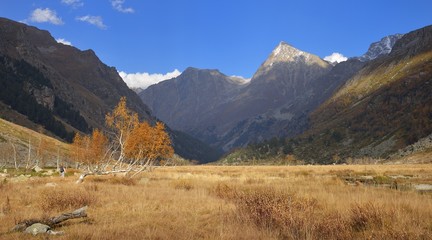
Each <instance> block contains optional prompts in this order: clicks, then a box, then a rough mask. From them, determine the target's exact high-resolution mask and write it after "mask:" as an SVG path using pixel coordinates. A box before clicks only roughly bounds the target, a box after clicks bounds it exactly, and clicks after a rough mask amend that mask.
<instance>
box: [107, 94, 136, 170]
mask: <svg viewBox="0 0 432 240" xmlns="http://www.w3.org/2000/svg"><path fill="white" fill-rule="evenodd" d="M105 123H106V125H107V127H108V128H110V129H111V131H112V135H113V138H114V141H115V146H116V147H115V149H114V151H116V152H118V158H117V161H116V163H115V164H114V168H116V167H117V166H120V168H121V167H122V165H123V163H124V160H125V147H126V143H127V142H128V141H129V139H130V135H131V132H132V130H133V129H135V128H136V127H137V126H138V124H139V120H138V114H137V113H135V112H133V111H131V110H129V109H128V108H127V106H126V97H121V98H120V102H119V103H118V105H117V106H116V107H115V108H114V110H113V111H112V112H111V113H108V114H107V115H106V116H105Z"/></svg>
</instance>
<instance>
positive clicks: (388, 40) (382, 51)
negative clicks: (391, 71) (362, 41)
mask: <svg viewBox="0 0 432 240" xmlns="http://www.w3.org/2000/svg"><path fill="white" fill-rule="evenodd" d="M401 37H403V34H394V35H389V36H386V37H383V38H382V39H381V41H379V42H374V43H372V44H371V45H370V46H369V49H368V51H367V52H366V53H365V54H363V55H362V56H360V57H358V59H359V60H360V61H362V62H367V61H371V60H374V59H375V58H378V57H380V56H383V55H387V54H389V53H390V52H391V50H392V48H393V45H394V44H395V43H396V41H397V40H399V39H400V38H401Z"/></svg>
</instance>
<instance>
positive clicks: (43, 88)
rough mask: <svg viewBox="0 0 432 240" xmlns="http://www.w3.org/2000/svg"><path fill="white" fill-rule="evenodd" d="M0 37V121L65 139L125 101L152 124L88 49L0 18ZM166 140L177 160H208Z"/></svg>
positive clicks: (99, 124) (189, 145) (179, 137)
mask: <svg viewBox="0 0 432 240" xmlns="http://www.w3.org/2000/svg"><path fill="white" fill-rule="evenodd" d="M0 36H1V37H0V75H1V77H0V86H1V90H0V109H1V117H3V118H6V119H8V120H10V121H12V122H16V123H19V124H23V125H24V126H26V127H29V128H32V129H37V130H42V131H43V132H44V133H45V134H49V135H51V136H57V137H60V138H63V139H66V140H71V138H72V136H73V132H74V131H81V132H89V131H90V129H91V128H103V126H104V122H105V115H106V113H108V112H109V111H111V110H112V109H113V108H114V107H115V106H116V105H117V103H118V102H119V99H120V97H121V96H125V97H126V98H127V101H128V107H129V108H131V109H132V110H133V111H135V112H137V113H138V114H139V116H140V118H141V119H143V120H147V121H149V122H155V121H156V118H155V117H154V116H152V115H151V113H150V109H149V108H148V107H147V106H146V105H145V104H144V103H143V102H142V101H141V99H140V98H139V97H138V95H137V94H136V93H135V92H133V91H132V90H130V89H129V88H128V87H127V86H126V84H125V83H124V81H123V80H122V78H121V77H120V76H119V74H118V73H117V70H116V69H115V68H114V67H109V66H107V65H105V64H104V63H102V62H101V61H100V59H99V58H98V57H97V56H96V54H95V53H94V52H93V51H92V50H85V51H81V50H79V49H77V48H75V47H72V46H68V45H63V44H61V43H57V41H56V40H55V39H54V38H53V37H52V36H51V35H50V33H49V32H47V31H43V30H39V29H37V28H35V27H31V26H28V25H25V24H22V23H18V22H15V21H12V20H8V19H5V18H0ZM171 135H172V137H173V139H176V141H174V148H175V149H176V150H179V151H181V152H182V153H183V155H184V154H185V155H189V156H194V159H196V160H201V159H205V161H209V160H214V158H215V157H214V156H213V157H210V159H208V158H207V157H206V156H204V155H203V154H202V152H201V151H202V150H198V151H197V149H195V146H194V145H203V143H199V142H198V141H197V140H195V142H194V140H193V138H190V137H189V138H187V139H185V138H184V136H185V135H184V134H180V133H178V132H175V131H171ZM183 140H185V141H184V142H182V141H183ZM209 151H210V150H209Z"/></svg>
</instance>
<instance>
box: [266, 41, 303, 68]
mask: <svg viewBox="0 0 432 240" xmlns="http://www.w3.org/2000/svg"><path fill="white" fill-rule="evenodd" d="M309 55H310V54H309V53H306V52H303V51H301V50H299V49H297V48H295V47H293V46H291V45H289V44H288V43H286V42H284V41H282V42H280V43H279V45H278V46H277V47H276V48H275V49H274V50H273V51H272V53H271V54H270V57H269V58H268V61H266V62H269V63H270V64H272V63H275V62H296V61H298V60H299V59H300V58H301V57H302V56H303V57H305V58H308V57H309ZM269 60H270V61H269Z"/></svg>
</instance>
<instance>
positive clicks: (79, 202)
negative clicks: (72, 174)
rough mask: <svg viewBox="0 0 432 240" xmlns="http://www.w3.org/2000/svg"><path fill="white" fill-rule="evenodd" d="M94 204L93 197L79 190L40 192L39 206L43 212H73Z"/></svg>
mask: <svg viewBox="0 0 432 240" xmlns="http://www.w3.org/2000/svg"><path fill="white" fill-rule="evenodd" d="M94 203H96V198H95V196H94V195H92V194H91V193H90V192H88V191H86V190H84V189H81V188H75V187H74V188H68V189H62V188H55V189H49V190H44V191H42V192H41V200H40V205H41V208H42V210H43V211H44V212H52V211H64V210H74V209H77V208H80V207H83V206H89V205H92V204H94Z"/></svg>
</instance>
